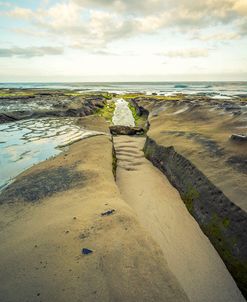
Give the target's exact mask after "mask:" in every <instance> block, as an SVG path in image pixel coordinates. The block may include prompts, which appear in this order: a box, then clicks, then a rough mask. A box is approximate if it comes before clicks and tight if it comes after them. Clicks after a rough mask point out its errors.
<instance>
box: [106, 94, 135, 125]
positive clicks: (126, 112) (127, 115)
mask: <svg viewBox="0 0 247 302" xmlns="http://www.w3.org/2000/svg"><path fill="white" fill-rule="evenodd" d="M115 105H116V108H115V111H114V114H113V118H112V122H113V125H121V126H129V127H134V126H135V119H134V117H133V114H132V112H131V110H130V108H129V106H128V105H129V103H128V102H127V101H125V100H124V99H117V100H116V101H115Z"/></svg>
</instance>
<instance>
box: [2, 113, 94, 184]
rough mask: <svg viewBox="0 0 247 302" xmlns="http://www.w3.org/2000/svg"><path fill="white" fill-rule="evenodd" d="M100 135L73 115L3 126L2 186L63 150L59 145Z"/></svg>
mask: <svg viewBox="0 0 247 302" xmlns="http://www.w3.org/2000/svg"><path fill="white" fill-rule="evenodd" d="M96 134H99V132H96V131H88V130H85V129H81V128H80V127H79V126H76V125H75V124H74V120H73V119H70V118H63V119H59V118H43V119H38V120H25V121H19V122H15V123H8V124H3V125H0V189H2V188H3V187H5V186H6V185H7V184H8V183H10V182H11V180H12V179H13V178H14V177H16V176H17V175H18V174H19V173H21V172H23V171H24V170H25V169H27V168H29V167H31V166H32V165H33V164H36V163H38V162H40V161H43V160H46V159H47V158H49V157H51V156H54V155H57V154H59V153H60V152H61V150H59V149H58V148H57V147H58V146H60V145H66V144H69V143H71V142H72V141H76V140H79V139H81V138H84V137H88V136H92V135H96Z"/></svg>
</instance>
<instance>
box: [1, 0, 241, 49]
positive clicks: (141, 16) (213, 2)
mask: <svg viewBox="0 0 247 302" xmlns="http://www.w3.org/2000/svg"><path fill="white" fill-rule="evenodd" d="M6 15H8V16H9V17H12V18H18V19H25V20H27V21H29V22H30V26H34V27H35V28H36V31H34V32H35V35H36V36H44V35H46V34H47V35H48V36H53V37H54V38H55V39H63V41H64V43H65V44H67V45H68V46H69V47H72V48H80V49H84V50H85V51H90V50H92V51H100V50H101V49H102V48H106V47H107V46H108V45H109V44H110V43H112V42H114V41H117V40H123V39H127V38H132V37H137V36H140V35H147V34H153V33H157V32H160V31H163V30H168V31H170V30H173V31H177V32H180V33H183V34H189V32H191V31H192V30H197V31H200V30H202V29H207V28H208V27H214V26H218V25H219V24H220V25H222V26H228V25H229V24H230V25H231V26H233V27H234V26H235V27H236V28H237V31H236V32H235V33H234V34H233V33H228V34H222V33H221V34H220V33H219V34H213V35H211V36H204V37H203V36H202V35H197V36H194V37H193V38H194V39H199V40H204V41H209V40H221V39H222V40H233V39H237V38H238V35H242V36H243V35H246V24H247V21H246V20H247V4H246V0H166V1H164V0H146V1H140V0H67V1H65V2H61V3H55V4H51V5H50V6H48V7H46V8H44V7H43V8H42V7H40V8H38V9H36V10H31V9H27V8H22V7H15V8H13V9H10V10H8V11H7V12H6ZM26 31H27V30H26ZM22 32H24V31H22Z"/></svg>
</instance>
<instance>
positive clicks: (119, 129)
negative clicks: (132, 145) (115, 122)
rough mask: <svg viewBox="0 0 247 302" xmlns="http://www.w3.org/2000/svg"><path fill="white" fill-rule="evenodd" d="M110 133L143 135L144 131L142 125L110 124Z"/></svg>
mask: <svg viewBox="0 0 247 302" xmlns="http://www.w3.org/2000/svg"><path fill="white" fill-rule="evenodd" d="M109 128H110V132H111V134H112V135H143V134H144V133H145V131H144V129H143V128H142V127H129V126H110V127H109Z"/></svg>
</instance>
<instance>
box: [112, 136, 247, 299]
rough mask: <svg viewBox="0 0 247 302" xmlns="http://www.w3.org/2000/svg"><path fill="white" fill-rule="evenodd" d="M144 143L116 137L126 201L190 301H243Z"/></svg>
mask: <svg viewBox="0 0 247 302" xmlns="http://www.w3.org/2000/svg"><path fill="white" fill-rule="evenodd" d="M144 141H145V138H131V137H126V136H119V137H114V145H115V148H116V155H117V159H118V168H117V184H118V187H119V189H120V192H121V195H122V197H123V198H124V200H125V201H126V202H127V203H128V204H129V205H130V206H131V207H132V208H133V209H134V210H135V212H136V214H137V216H138V219H139V221H140V222H141V224H142V225H143V226H144V227H145V228H146V230H147V231H148V232H149V233H150V234H151V236H152V237H153V238H154V240H155V241H156V242H157V243H158V244H159V246H160V247H161V249H162V252H163V253H164V256H165V258H166V260H167V262H168V266H169V268H170V269H171V271H172V272H173V273H174V275H175V276H176V277H177V279H178V281H179V282H180V284H181V286H182V287H183V289H184V290H185V292H186V294H187V295H188V297H189V299H190V301H194V302H196V301H197V302H199V301H200V302H204V301H205V302H214V301H217V302H221V301H222V302H223V301H229V302H230V301H245V299H244V298H243V297H242V295H241V293H240V291H239V290H238V288H237V286H236V284H235V282H234V280H233V278H232V277H231V275H230V273H229V272H228V270H227V269H226V267H225V265H224V263H223V261H222V260H221V258H220V256H219V255H218V254H217V252H216V251H215V249H214V248H213V246H212V245H211V243H210V241H209V240H208V238H207V237H206V236H205V235H204V234H203V233H202V231H201V229H200V227H199V226H198V224H197V222H196V221H195V220H194V219H193V217H192V216H191V215H190V214H189V212H188V210H187V209H186V207H185V205H184V203H183V201H182V199H181V198H180V195H179V194H178V192H177V191H176V189H175V188H174V187H172V185H171V184H170V183H169V181H168V180H167V178H166V177H165V176H164V175H163V174H162V173H161V172H160V171H159V170H158V169H157V168H155V167H153V166H152V164H151V163H150V162H149V161H148V160H146V159H145V158H144V155H143V151H142V149H143V145H144Z"/></svg>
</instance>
